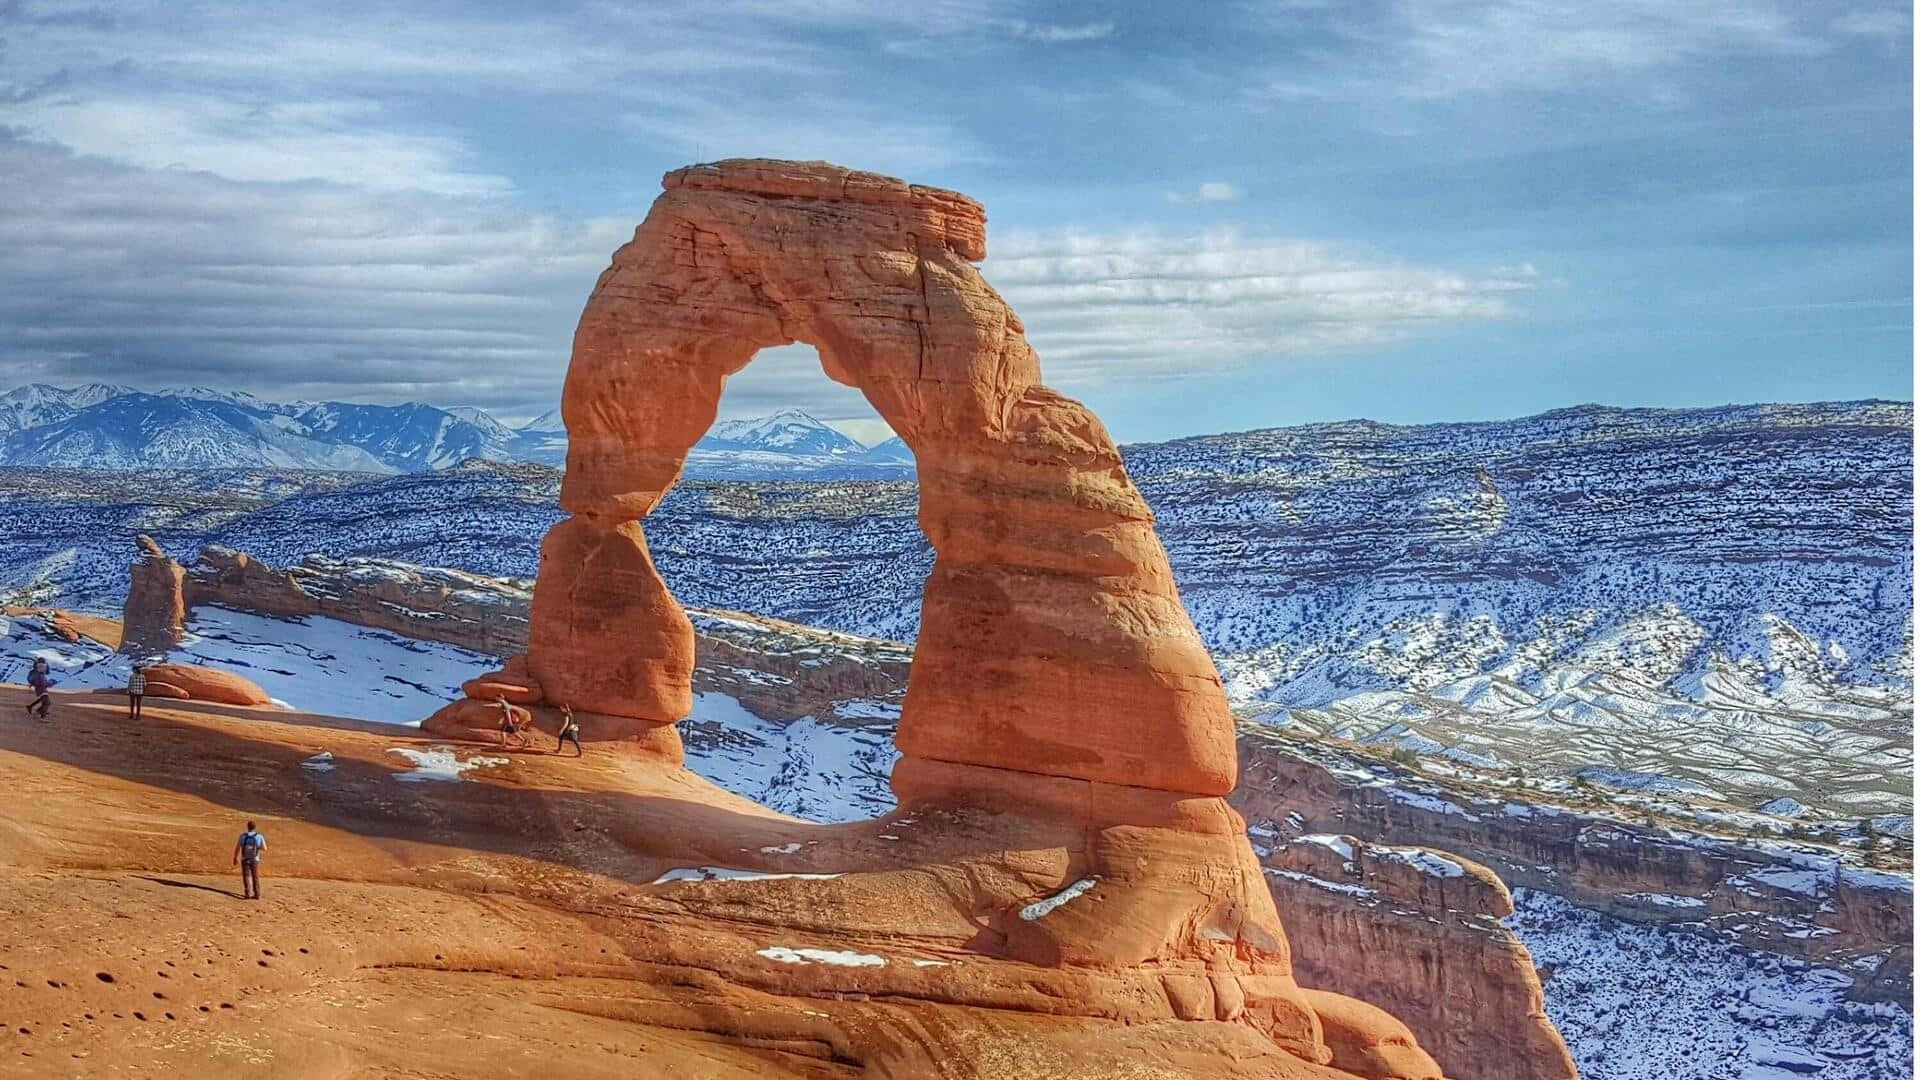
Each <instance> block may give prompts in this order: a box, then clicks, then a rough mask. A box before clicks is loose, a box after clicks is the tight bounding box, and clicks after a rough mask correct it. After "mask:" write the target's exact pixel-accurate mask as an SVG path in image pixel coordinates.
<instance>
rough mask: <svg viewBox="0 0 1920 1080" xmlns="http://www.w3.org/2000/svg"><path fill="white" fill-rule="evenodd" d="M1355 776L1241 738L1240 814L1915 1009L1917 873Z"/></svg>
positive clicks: (1281, 747)
mask: <svg viewBox="0 0 1920 1080" xmlns="http://www.w3.org/2000/svg"><path fill="white" fill-rule="evenodd" d="M1314 757H1318V758H1320V759H1322V760H1318V761H1316V760H1310V758H1314ZM1358 760H1365V759H1358ZM1355 765H1356V759H1354V758H1350V757H1345V756H1341V755H1339V754H1338V753H1337V751H1336V749H1335V748H1331V747H1327V746H1323V745H1315V744H1310V743H1301V742H1297V741H1294V740H1289V739H1285V738H1282V737H1280V736H1277V735H1274V734H1273V733H1271V732H1267V731H1262V730H1259V729H1257V728H1254V727H1249V728H1248V729H1246V730H1243V732H1242V736H1241V769H1242V781H1241V784H1240V787H1239V789H1238V790H1236V791H1235V792H1234V795H1233V803H1234V805H1235V806H1236V807H1237V808H1238V809H1239V810H1240V811H1241V813H1243V814H1245V815H1246V817H1247V819H1248V820H1249V821H1251V822H1254V823H1255V825H1256V827H1257V828H1263V829H1271V830H1272V831H1273V833H1274V834H1275V835H1277V836H1278V837H1279V838H1281V839H1286V838H1288V837H1290V836H1294V835H1298V834H1300V833H1351V834H1354V835H1357V836H1360V837H1362V838H1365V839H1367V840H1371V841H1378V842H1384V843H1389V844H1425V845H1433V846H1436V847H1442V848H1445V849H1447V850H1448V851H1453V852H1459V853H1461V854H1464V855H1466V856H1468V857H1470V858H1472V859H1474V860H1477V861H1478V862H1480V863H1483V864H1485V865H1487V866H1489V867H1491V868H1492V869H1493V870H1494V871H1495V872H1496V873H1498V874H1499V876H1500V878H1501V880H1502V881H1504V882H1506V883H1507V884H1509V885H1512V886H1514V887H1516V888H1519V887H1526V888H1531V889H1539V890H1541V891H1543V892H1549V893H1553V894H1555V895H1558V896H1563V897H1566V898H1567V899H1568V900H1570V901H1572V902H1573V903H1575V904H1578V905H1579V906H1581V907H1584V908H1589V909H1592V910H1595V911H1600V912H1604V913H1606V914H1608V915H1610V916H1612V917H1614V918H1618V919H1623V920H1626V921H1629V922H1635V923H1646V924H1653V925H1665V926H1672V927H1676V928H1684V929H1687V930H1688V931H1689V932H1698V933H1704V934H1710V935H1713V936H1716V937H1723V938H1725V939H1727V940H1730V941H1732V942H1734V943H1736V944H1738V945H1740V946H1741V947H1742V948H1748V949H1755V950H1758V951H1761V952H1770V953H1782V954H1787V955H1794V956H1802V957H1806V958H1808V959H1810V960H1814V961H1817V962H1820V963H1823V964H1829V965H1833V966H1847V967H1852V968H1854V969H1855V970H1864V971H1871V972H1873V973H1874V975H1873V977H1872V978H1870V979H1863V980H1861V981H1860V983H1859V984H1858V985H1857V986H1856V990H1855V993H1856V994H1857V995H1859V996H1861V997H1863V998H1867V999H1869V1000H1900V999H1904V998H1909V997H1911V996H1912V992H1913V984H1912V969H1913V959H1912V958H1913V952H1912V946H1911V941H1912V939H1913V892H1912V877H1911V874H1910V873H1906V872H1902V873H1882V872H1877V871H1875V870H1872V869H1869V868H1866V867H1862V866H1859V865H1858V864H1857V863H1854V862H1852V861H1851V860H1847V861H1843V860H1842V858H1841V857H1839V856H1838V855H1837V854H1836V853H1835V852H1834V851H1833V850H1831V849H1821V848H1819V847H1816V846H1812V845H1799V844H1793V843H1788V842H1784V841H1782V840H1779V839H1775V838H1771V837H1767V836H1765V835H1764V834H1763V835H1761V836H1757V837H1753V838H1749V839H1745V840H1742V839H1735V838H1732V837H1728V836H1724V835H1720V836H1715V835H1708V834H1705V833H1693V832H1689V831H1687V830H1685V829H1683V828H1676V827H1674V826H1673V825H1672V824H1670V823H1656V822H1652V821H1649V822H1645V823H1640V822H1633V821H1628V820H1624V819H1623V818H1622V817H1621V815H1620V814H1619V813H1618V812H1617V811H1615V810H1613V809H1612V808H1609V807H1605V806H1600V807H1596V808H1595V811H1594V812H1591V813H1589V812H1583V811H1582V810H1580V809H1578V808H1574V807H1567V806H1561V805H1553V804H1548V803H1535V802H1529V801H1526V798H1527V793H1525V792H1516V791H1511V790H1473V789H1470V788H1467V789H1460V790H1448V789H1445V788H1441V787H1439V786H1437V785H1436V784H1435V782H1434V781H1432V780H1431V779H1429V778H1425V777H1421V776H1418V775H1414V774H1412V773H1409V772H1408V771H1407V770H1404V769H1399V768H1398V767H1397V766H1389V765H1386V764H1384V763H1382V764H1377V765H1375V766H1374V767H1375V768H1378V769H1382V770H1388V771H1389V772H1390V773H1391V775H1385V776H1377V775H1374V774H1373V773H1370V772H1368V771H1365V770H1363V769H1360V768H1356V767H1355ZM1756 916H1764V917H1756ZM1435 1000H1440V999H1439V998H1436V999H1435ZM1417 1027H1418V1025H1416V1029H1417Z"/></svg>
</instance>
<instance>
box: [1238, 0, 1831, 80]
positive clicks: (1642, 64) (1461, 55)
mask: <svg viewBox="0 0 1920 1080" xmlns="http://www.w3.org/2000/svg"><path fill="white" fill-rule="evenodd" d="M1810 7H1812V5H1798V4H1794V3H1792V2H1790V0H1689V2H1685V3H1672V2H1669V0H1614V2H1611V3H1605V4H1592V3H1587V2H1584V0H1398V2H1397V3H1394V4H1391V5H1388V6H1385V7H1381V8H1373V7H1364V6H1362V7H1353V8H1345V9H1334V13H1333V14H1332V15H1331V17H1330V18H1329V19H1328V21H1327V22H1326V23H1325V25H1324V26H1322V27H1321V29H1322V30H1324V31H1326V32H1330V33H1332V34H1333V35H1334V36H1335V38H1336V39H1337V40H1341V41H1343V42H1344V47H1343V48H1340V49H1336V50H1330V51H1326V52H1322V53H1318V54H1315V55H1314V56H1311V57H1308V58H1305V62H1303V63H1301V64H1297V65H1294V66H1293V67H1291V68H1289V70H1287V72H1286V73H1285V74H1284V75H1276V76H1275V77H1274V78H1272V79H1271V80H1269V81H1268V83H1267V84H1266V85H1265V86H1264V87H1263V88H1262V89H1261V90H1260V91H1259V92H1257V94H1256V96H1262V97H1268V98H1273V99H1279V100H1288V101H1303V100H1318V99H1325V98H1335V97H1345V96H1354V95H1360V94H1365V95H1381V94H1388V95H1395V96H1401V97H1411V98H1424V99H1435V98H1450V97H1455V96H1459V95H1465V94H1489V93H1499V92H1507V91H1565V90H1572V89H1576V88H1580V87H1589V86H1595V85H1599V84H1604V83H1607V82H1612V81H1616V80H1623V79H1626V80H1630V79H1633V78H1636V77H1645V76H1648V75H1651V74H1654V73H1659V72H1664V71H1667V70H1671V69H1677V68H1680V67H1682V66H1684V65H1688V64H1693V63H1698V62H1701V61H1705V60H1709V59H1711V58H1716V57H1731V56H1755V55H1760V56H1768V55H1771V56H1805V55H1815V54H1818V53H1820V52H1823V51H1825V50H1826V49H1827V48H1828V47H1829V43H1828V41H1827V40H1826V37H1825V31H1826V27H1825V26H1823V25H1817V24H1816V23H1815V22H1814V21H1813V20H1811V19H1809V17H1808V16H1809V10H1808V9H1809V8H1810ZM1322 16H1323V13H1314V14H1313V16H1312V18H1313V20H1314V21H1315V22H1316V23H1318V22H1319V21H1320V19H1321V18H1322ZM1301 21H1302V13H1301V12H1300V10H1299V9H1298V8H1297V7H1295V6H1292V5H1283V6H1281V7H1280V8H1279V9H1278V10H1274V11H1273V12H1272V17H1271V19H1270V22H1269V24H1270V25H1271V26H1273V27H1275V28H1277V29H1281V30H1286V29H1288V28H1294V29H1297V28H1298V24H1299V23H1300V22H1301Z"/></svg>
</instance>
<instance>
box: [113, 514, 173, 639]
mask: <svg viewBox="0 0 1920 1080" xmlns="http://www.w3.org/2000/svg"><path fill="white" fill-rule="evenodd" d="M134 540H135V542H136V543H137V544H138V545H139V548H140V556H139V558H137V559H135V560H134V563H133V568H132V571H131V572H130V574H129V580H128V582H127V600H126V604H125V605H124V606H123V608H122V611H121V620H120V623H121V632H120V648H121V650H122V651H124V652H129V653H137V654H145V653H155V652H159V653H164V652H166V651H167V650H168V649H171V648H173V647H174V646H175V645H178V644H180V636H181V635H182V634H183V633H185V632H186V621H187V602H186V594H185V588H184V587H185V583H186V569H185V568H184V567H182V566H181V565H180V564H179V563H177V562H175V561H173V560H172V559H170V558H168V557H167V553H166V552H165V551H163V550H161V548H160V545H159V544H157V543H155V542H154V540H153V537H151V536H148V535H146V534H145V533H142V534H140V535H139V536H137V537H135V538H134Z"/></svg>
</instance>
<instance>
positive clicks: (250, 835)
mask: <svg viewBox="0 0 1920 1080" xmlns="http://www.w3.org/2000/svg"><path fill="white" fill-rule="evenodd" d="M264 840H265V838H264V837H262V836H261V835H260V834H259V833H257V832H244V833H241V834H240V857H241V858H242V859H244V860H246V861H247V862H258V861H259V860H260V848H261V847H262V846H263V843H264Z"/></svg>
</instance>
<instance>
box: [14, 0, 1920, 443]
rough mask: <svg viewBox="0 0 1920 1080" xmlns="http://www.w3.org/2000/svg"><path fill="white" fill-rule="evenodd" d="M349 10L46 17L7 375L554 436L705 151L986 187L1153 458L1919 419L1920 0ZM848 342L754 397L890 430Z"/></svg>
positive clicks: (28, 116)
mask: <svg viewBox="0 0 1920 1080" xmlns="http://www.w3.org/2000/svg"><path fill="white" fill-rule="evenodd" d="M318 6H319V5H311V4H301V5H279V4H274V3H235V4H219V3H167V4H152V5H147V4H139V3H119V4H114V5H111V6H110V7H90V6H86V5H81V4H64V3H33V2H27V0H18V2H0V39H3V44H0V183H4V189H5V192H6V194H5V195H4V196H0V244H4V246H5V248H6V249H7V250H8V252H9V255H8V257H7V259H5V260H4V265H0V383H8V384H11V383H22V382H29V381H46V382H54V383H61V384H68V383H73V382H79V381H90V380H103V381H114V382H126V383H131V384H135V385H140V386H149V387H159V386H164V385H178V384H207V385H214V386H220V387H229V388H234V389H246V390H251V391H253V392H256V393H260V394H263V395H267V396H271V397H277V398H297V397H304V398H336V399H342V400H360V401H397V400H406V399H422V400H428V401H432V402H434V403H436V404H443V405H461V404H471V405H480V406H483V407H486V408H489V409H492V410H494V411H495V412H497V413H499V414H500V415H502V416H504V417H509V418H526V417H529V416H531V415H533V414H534V413H537V412H541V411H544V410H545V409H547V408H550V407H551V406H552V405H553V404H554V402H555V401H556V400H557V397H558V389H559V384H560V380H561V377H562V375H563V373H564V370H565V365H566V354H567V348H568V344H569V340H570V337H571V333H572V326H573V322H574V320H575V319H576V318H577V317H578V314H579V310H580V307H581V304H582V303H583V301H584V300H585V297H586V294H587V292H588V290H589V289H590V288H591V285H592V282H593V280H594V278H595V276H596V275H597V274H598V272H599V270H600V269H601V268H602V267H603V266H604V265H605V264H606V261H607V258H608V256H609V255H610V253H611V252H612V250H613V248H614V247H616V246H618V244H619V243H620V242H622V240H624V239H625V237H626V236H627V235H629V234H630V232H631V229H632V227H633V225H634V224H635V223H636V222H638V220H639V219H640V218H641V217H642V216H643V215H644V213H645V211H646V207H647V205H648V203H649V202H650V201H651V200H652V198H653V196H654V195H655V194H656V193H657V192H658V190H659V177H660V174H661V173H663V172H665V171H666V170H668V169H671V168H674V167H677V166H679V165H682V164H685V163H688V162H691V161H696V160H710V159H715V158H720V157H739V156H761V155H764V156H782V157H802V158H825V159H829V160H833V161H836V162H838V163H841V164H844V165H849V166H853V167H856V168H866V169H873V170H876V171H881V172H887V173H892V174H894V175H899V176H904V177H907V178H908V179H911V180H914V181H916V182H923V183H931V184H938V185H942V186H947V187H953V188H957V189H959V190H962V191H965V192H967V193H969V194H971V195H973V196H975V197H976V198H979V199H980V200H981V201H982V202H984V203H985V204H986V206H987V208H988V213H989V216H990V225H989V257H988V260H987V262H986V264H985V267H984V269H985V272H986V274H987V276H988V278H989V279H990V280H991V281H992V282H993V283H994V284H995V286H996V287H997V288H999V289H1000V291H1001V292H1002V293H1003V294H1005V295H1006V296H1007V297H1008V299H1009V300H1010V301H1012V303H1013V304H1014V306H1015V307H1016V309H1017V310H1019V311H1020V313H1021V315H1022V318H1023V319H1024V321H1025V322H1026V324H1027V327H1028V332H1029V336H1030V337H1031V338H1032V339H1033V341H1034V344H1035V345H1036V347H1037V348H1038V349H1039V350H1040V355H1041V360H1042V365H1043V369H1044V370H1045V371H1046V373H1047V376H1048V380H1049V382H1051V383H1053V384H1054V385H1055V386H1056V387H1058V388H1059V389H1061V390H1062V391H1064V392H1066V393H1069V394H1071V395H1074V396H1077V397H1080V398H1081V399H1083V400H1085V401H1087V402H1088V403H1089V404H1090V405H1092V406H1093V407H1094V409H1095V410H1096V411H1097V412H1099V413H1100V414H1101V416H1102V417H1103V418H1104V419H1105V420H1106V421H1107V423H1108V425H1109V426H1110V427H1111V428H1112V429H1113V430H1114V432H1115V434H1116V435H1117V436H1119V437H1120V438H1121V439H1123V440H1137V439H1154V438H1164V437H1169V436H1174V435H1180V434H1191V433H1199V432H1207V431H1218V430H1230V429H1241V428H1250V427H1262V426H1272V425H1278V424H1290V423H1300V422H1308V421H1316V420H1329V419H1341V418H1348V417H1359V416H1365V417H1372V418H1375V419H1381V420H1387V421H1394V422H1419V421H1431V420H1455V419H1476V418H1491V417H1500V416H1514V415H1520V414H1524V413H1529V412H1535V411H1539V410H1542V409H1547V408H1553V407H1557V406H1562V405H1569V404H1576V403H1581V402H1589V401H1597V402H1602V403H1608V404H1622V405H1694V404H1717V403H1723V402H1732V401H1762V400H1774V401H1780V400H1816V399H1831V398H1859V397H1887V398H1901V399H1907V398H1910V397H1911V386H1912V370H1913V369H1912V366H1911V356H1912V344H1913V338H1912V288H1913V282H1912V267H1913V259H1912V207H1913V194H1912V166H1911V161H1912V132H1913V125H1912V75H1911V72H1912V47H1911V42H1912V27H1911V22H1910V17H1909V9H1908V8H1907V7H1906V6H1905V5H1902V4H1892V3H1831V4H1828V3H1816V2H1805V0H1795V2H1788V0H1781V2H1766V0H1747V2H1743V3H1727V2H1722V0H1690V2H1688V3H1673V2H1671V0H1658V2H1654V0H1617V2H1614V3H1608V4H1592V3H1584V2H1572V0H1473V2H1466V0H1462V2H1453V0H1404V2H1377V3H1342V2H1324V3H1322V2H1314V0H1267V2H1248V3H1219V4H1206V5H1174V4H1157V3H1155V4H1137V5H1114V4H1106V5H1091V4H1066V3H1059V4H1029V3H1015V2H1005V3H1001V2H979V3H961V2H947V0H933V2H930V3H921V4H906V3H900V2H898V0H884V2H883V0H819V2H813V3H807V4H793V3H787V2H782V0H713V2H709V3H705V4H702V5H699V6H698V9H699V13H698V14H689V13H688V11H689V10H690V9H689V8H688V6H687V5H678V4H675V5H659V6H656V7H651V8H649V7H647V6H644V5H631V4H598V3H596V4H581V5H567V4H542V5H518V4H515V5H498V6H489V5H486V4H476V3H460V4H417V5H406V6H405V10H404V11H402V10H401V8H402V5H394V4H383V5H367V6H364V7H362V6H357V5H353V4H336V5H325V6H326V7H327V8H329V9H330V11H329V13H328V14H321V13H318V12H316V11H315V10H314V8H315V7H318ZM535 8H538V9H539V10H538V12H537V13H535V12H534V11H533V9H535ZM804 352H805V351H804V350H799V349H795V350H786V351H785V353H786V354H785V355H781V354H778V353H773V352H770V353H769V354H768V355H766V356H763V357H762V358H761V359H760V360H759V361H758V362H756V364H755V365H754V366H753V367H750V368H749V369H747V371H746V372H745V373H743V374H742V375H741V376H739V377H737V378H736V380H735V382H734V384H733V385H732V386H730V388H729V391H728V395H727V400H726V401H725V402H724V404H723V411H725V412H726V413H729V414H733V415H745V414H753V413H759V412H765V411H769V410H771V409H773V408H776V407H782V406H789V405H791V406H798V407H803V408H808V409H810V410H812V411H814V412H815V413H816V414H817V415H820V416H822V417H823V418H827V419H835V420H855V419H857V418H859V417H862V416H866V415H870V413H869V412H868V410H867V409H866V407H865V405H864V403H863V402H861V401H860V400H859V399H858V397H857V395H853V394H851V393H850V392H847V391H844V390H841V389H839V388H836V387H833V386H832V385H831V384H830V383H828V382H827V380H826V379H825V377H824V376H823V375H821V374H820V373H819V371H818V367H817V365H816V364H813V363H812V361H811V360H810V358H809V357H808V356H806V355H804ZM857 426H858V425H857V424H856V425H855V427H856V428H857Z"/></svg>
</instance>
